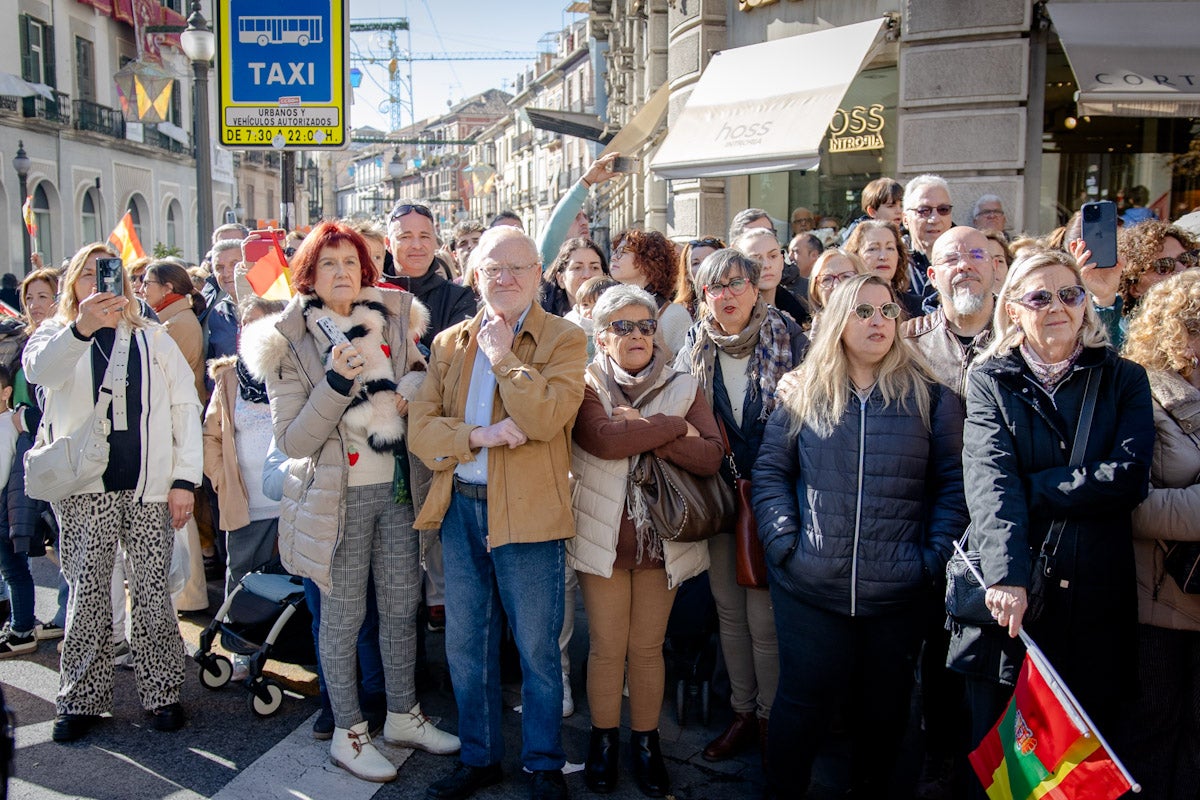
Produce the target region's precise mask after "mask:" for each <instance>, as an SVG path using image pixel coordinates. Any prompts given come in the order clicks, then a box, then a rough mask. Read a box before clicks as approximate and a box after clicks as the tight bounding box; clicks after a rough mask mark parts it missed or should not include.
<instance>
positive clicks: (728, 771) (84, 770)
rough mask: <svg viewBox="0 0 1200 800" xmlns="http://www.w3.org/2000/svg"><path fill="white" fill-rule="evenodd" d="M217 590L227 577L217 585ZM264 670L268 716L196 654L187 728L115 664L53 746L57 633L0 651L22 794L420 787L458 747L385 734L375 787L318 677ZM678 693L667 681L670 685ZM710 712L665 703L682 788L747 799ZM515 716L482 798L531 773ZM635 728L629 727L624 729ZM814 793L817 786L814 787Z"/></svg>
mask: <svg viewBox="0 0 1200 800" xmlns="http://www.w3.org/2000/svg"><path fill="white" fill-rule="evenodd" d="M32 566H33V567H34V577H35V580H36V581H37V584H38V590H37V613H38V616H39V618H44V619H48V618H49V617H50V616H52V614H53V611H54V586H55V585H56V584H55V581H56V573H55V571H54V566H53V565H52V564H51V563H49V562H48V561H47V560H46V559H43V558H38V559H34V560H33V563H32ZM209 592H210V596H211V597H212V598H213V600H214V604H213V606H212V608H213V609H214V610H215V608H216V604H215V600H216V593H217V592H219V584H217V583H212V584H210V586H209ZM577 619H578V620H579V622H580V625H579V627H577V629H576V633H575V639H574V641H573V644H572V651H573V654H574V655H575V663H576V664H577V665H578V664H579V663H580V662H581V661H582V659H583V657H584V652H585V648H586V639H587V630H586V619H585V618H584V615H583V614H582V607H580V613H579V616H578V617H577ZM207 622H208V618H207V617H204V616H202V615H189V616H188V618H187V619H186V620H185V621H184V623H183V627H184V632H185V634H184V635H185V639H186V640H187V641H188V644H189V646H191V647H195V644H196V641H197V636H198V633H199V631H200V630H201V626H202V625H204V624H207ZM427 642H428V646H429V649H430V652H431V660H432V662H433V672H434V681H435V683H437V684H439V685H438V686H437V687H436V688H433V689H430V690H428V691H425V692H423V693H422V694H421V701H422V705H423V707H424V709H425V711H426V712H427V713H429V714H430V715H432V716H434V717H438V718H441V719H442V720H443V723H444V724H445V726H446V727H448V728H449V729H450V730H454V729H455V724H456V721H455V708H454V702H453V696H452V694H451V692H450V690H449V687H448V685H447V683H446V681H445V659H444V655H443V651H442V646H443V644H442V636H441V635H440V634H435V635H430V636H428V638H427ZM268 671H269V672H271V673H274V674H276V675H277V676H278V677H279V678H280V679H281V680H283V681H284V682H285V683H286V685H287V686H288V687H289V690H288V695H287V697H286V699H285V702H284V704H283V709H282V710H281V711H280V712H279V713H278V714H277V715H276V716H274V717H271V718H269V719H260V718H258V717H256V716H254V715H253V714H251V713H250V711H249V710H248V709H247V707H246V703H245V697H246V694H245V692H244V691H242V690H241V689H240V688H237V687H226V688H225V689H223V690H220V691H217V692H210V691H207V690H205V689H204V688H202V687H201V686H200V683H199V681H198V680H197V678H196V667H195V665H194V664H192V663H191V662H189V667H188V672H187V679H186V680H185V682H184V690H183V703H184V705H185V707H186V709H187V712H188V724H187V727H186V728H184V729H183V730H182V731H181V732H179V733H160V732H158V731H155V730H154V729H153V728H151V727H150V725H149V719H148V717H147V716H146V715H145V714H144V713H143V712H142V710H141V707H140V705H139V703H138V700H137V693H136V690H135V687H134V680H133V673H132V671H129V670H124V669H118V670H116V694H115V713H114V718H113V719H111V720H107V721H105V722H104V723H102V724H101V725H100V726H99V727H98V728H96V729H95V730H94V731H93V732H92V733H91V734H89V735H88V736H87V737H86V738H85V739H84V740H82V741H81V742H79V743H76V744H71V745H59V744H55V743H53V742H52V741H51V740H50V728H51V724H52V722H53V719H54V695H55V692H56V690H57V687H58V673H57V653H56V652H55V643H54V642H43V643H42V644H41V646H40V648H39V650H38V652H37V653H36V654H35V655H33V656H31V657H24V658H16V659H10V660H6V661H0V681H3V683H4V691H5V695H6V697H7V699H8V703H9V705H10V707H11V708H12V709H13V711H14V712H15V714H16V718H17V726H18V727H17V748H18V749H17V757H16V779H15V780H14V781H13V783H12V784H11V788H10V792H11V793H10V797H12V798H14V800H51V798H54V799H55V800H57V799H58V798H67V797H86V798H113V799H114V800H116V799H117V798H122V799H124V798H171V800H192V799H193V798H217V799H219V800H235V799H238V800H240V799H241V798H245V799H246V800H250V798H253V799H254V800H268V799H271V798H279V799H280V800H284V799H285V798H286V799H287V800H297V799H298V798H314V800H316V799H318V798H337V800H367V798H372V797H375V798H380V800H383V799H384V798H388V799H397V800H398V799H399V798H420V797H423V796H424V792H425V787H426V786H427V785H428V784H429V783H430V782H432V781H433V780H436V779H437V778H438V777H439V776H440V775H441V774H442V773H443V772H445V771H446V770H448V769H449V768H450V767H451V766H452V764H453V759H451V758H444V757H438V756H431V755H428V754H426V753H420V752H418V753H413V752H412V751H408V750H403V749H399V748H393V747H389V746H387V745H382V747H381V749H382V750H383V752H384V753H386V754H387V756H388V757H389V758H391V759H392V760H393V761H394V762H395V763H396V764H398V765H399V764H403V767H402V768H401V769H400V778H399V779H398V780H397V781H395V782H394V783H391V784H387V785H383V786H379V785H375V784H369V783H366V782H363V781H359V780H357V779H354V778H351V777H349V776H348V775H347V774H346V773H344V772H342V771H341V770H340V769H337V768H336V767H332V766H331V765H330V764H329V760H328V743H327V742H316V741H314V740H313V739H312V737H311V735H310V727H311V722H312V718H313V716H314V715H315V714H316V711H317V705H318V704H317V700H316V698H315V697H314V696H313V695H315V693H316V680H315V677H314V676H313V675H312V673H310V672H308V671H307V670H304V669H302V668H299V667H294V666H290V665H281V664H278V663H277V662H271V664H270V665H269V666H268ZM581 672H582V671H581V668H580V667H578V666H577V668H576V674H575V675H574V676H573V678H572V682H573V684H574V686H575V697H576V701H577V707H578V711H577V712H576V713H575V715H574V716H572V717H571V718H569V719H567V720H565V722H564V728H563V739H564V743H565V745H566V749H567V755H568V758H569V759H570V760H571V761H574V762H581V761H582V760H583V757H584V754H585V749H586V745H587V736H588V731H589V726H590V719H589V717H588V715H587V708H586V698H585V696H584V692H583V683H582V677H583V676H582V674H581ZM669 693H670V692H669ZM713 706H714V712H713V719H712V721H711V722H710V725H709V727H708V728H707V729H706V728H705V727H704V726H703V725H702V724H701V722H700V720H699V711H698V710H697V711H695V712H694V713H692V714H691V715H690V719H689V724H688V725H687V726H685V727H683V728H680V727H679V725H678V724H677V722H676V719H675V711H674V703H673V702H668V704H667V705H666V707H665V709H664V714H663V722H662V737H663V749H664V753H665V755H666V757H667V761H668V767H669V768H670V770H671V775H672V778H673V781H674V790H675V796H676V797H678V798H706V799H707V798H711V799H712V800H720V799H721V798H748V797H757V796H758V795H759V793H760V791H761V784H760V780H761V773H760V770H759V767H758V753H757V750H755V751H752V752H749V753H747V754H745V755H743V756H742V757H740V758H738V759H735V760H732V761H730V762H725V763H721V764H709V763H707V762H705V761H704V760H703V759H702V758H701V757H700V750H701V749H702V748H703V747H704V744H705V742H707V741H708V739H709V738H711V737H712V736H713V735H715V734H716V733H717V732H718V731H719V730H720V726H721V725H722V724H723V723H724V722H725V720H726V718H727V717H725V716H723V714H728V711H724V712H720V711H718V710H717V706H718V703H717V702H716V701H714V704H713ZM519 725H520V717H519V715H518V714H517V712H515V711H511V710H510V711H508V712H506V714H505V735H506V737H507V739H508V755H507V757H506V759H505V769H506V770H507V771H508V773H509V779H508V780H507V781H505V783H504V784H503V785H501V786H499V787H495V788H493V789H490V790H487V791H484V792H481V793H480V794H479V795H477V796H478V797H480V798H482V799H483V800H488V799H489V798H490V799H492V800H495V799H496V798H524V797H527V796H528V784H527V782H526V781H525V780H524V779H522V778H521V777H520V776H519V775H517V774H516V773H517V772H519V769H520V767H519V765H518V755H519V749H520V731H519ZM624 736H625V737H627V736H628V729H627V728H626V729H625V731H624ZM622 768H623V770H622V782H621V784H620V787H619V789H618V791H617V792H616V793H614V794H612V795H610V797H613V798H614V800H624V798H639V797H641V794H640V793H639V792H638V790H637V788H636V786H634V785H633V783H632V780H631V779H629V777H628V775H627V768H626V767H625V765H624V764H623V765H622ZM568 784H569V786H570V789H571V792H572V794H573V795H574V796H577V797H584V796H588V794H589V793H588V791H587V789H586V787H585V786H584V785H583V780H582V777H581V776H580V775H578V774H576V775H573V776H570V777H569V778H568ZM811 796H812V797H817V796H818V795H817V793H816V792H814V793H813V794H812V795H811Z"/></svg>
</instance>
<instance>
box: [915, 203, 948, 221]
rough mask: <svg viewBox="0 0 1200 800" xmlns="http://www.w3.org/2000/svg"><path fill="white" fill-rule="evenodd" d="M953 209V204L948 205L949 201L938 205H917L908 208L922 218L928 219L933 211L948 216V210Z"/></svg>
mask: <svg viewBox="0 0 1200 800" xmlns="http://www.w3.org/2000/svg"><path fill="white" fill-rule="evenodd" d="M953 210H954V206H952V205H950V204H949V203H946V204H944V205H940V206H917V207H916V208H910V209H909V211H911V212H913V213H914V214H916V215H917V216H918V217H921V218H922V219H930V218H931V217H933V212H935V211H936V212H937V213H938V216H941V217H948V216H950V212H951V211H953Z"/></svg>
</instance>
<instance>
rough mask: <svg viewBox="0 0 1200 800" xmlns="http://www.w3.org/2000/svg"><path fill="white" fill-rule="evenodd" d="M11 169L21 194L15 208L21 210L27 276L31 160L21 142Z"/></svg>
mask: <svg viewBox="0 0 1200 800" xmlns="http://www.w3.org/2000/svg"><path fill="white" fill-rule="evenodd" d="M12 164H13V169H15V170H16V171H17V179H18V180H19V181H20V184H21V193H20V195H19V196H18V197H17V208H19V209H21V212H20V213H18V215H17V216H18V217H20V218H21V243H22V249H23V251H24V253H25V274H27V275H28V274H29V269H30V267H32V266H33V248H32V247H31V245H30V242H29V231H28V230H26V229H25V214H24V210H25V198H26V197H28V196H29V194H28V192H29V185H28V184H27V183H26V178H28V177H29V168H30V167H32V166H33V160H32V159H31V158H30V157H29V156H28V155H26V154H25V142H24V141H23V140H21V141H18V142H17V154H16V155H15V156H14V157H13V162H12Z"/></svg>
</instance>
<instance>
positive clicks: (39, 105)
mask: <svg viewBox="0 0 1200 800" xmlns="http://www.w3.org/2000/svg"><path fill="white" fill-rule="evenodd" d="M23 108H24V113H25V116H26V117H36V118H37V119H44V120H46V121H47V122H57V123H58V124H59V125H70V124H71V98H70V97H69V96H68V95H65V94H63V93H62V92H55V93H54V99H53V100H47V99H46V98H45V97H42V96H41V95H36V96H34V97H26V98H25V99H24V105H23Z"/></svg>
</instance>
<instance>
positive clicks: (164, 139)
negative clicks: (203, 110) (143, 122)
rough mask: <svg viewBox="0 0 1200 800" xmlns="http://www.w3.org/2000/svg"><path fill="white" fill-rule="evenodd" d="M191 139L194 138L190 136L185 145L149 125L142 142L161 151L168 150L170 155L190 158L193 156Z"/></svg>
mask: <svg viewBox="0 0 1200 800" xmlns="http://www.w3.org/2000/svg"><path fill="white" fill-rule="evenodd" d="M191 138H192V137H191V136H190V135H189V136H188V143H187V144H184V143H183V142H177V141H176V140H174V139H172V138H171V137H170V136H167V135H166V134H165V133H163V132H162V131H160V130H158V129H157V128H151V127H150V126H149V125H147V126H146V131H145V134H144V138H143V140H142V141H143V142H145V143H146V144H148V145H150V146H151V147H157V148H159V149H160V150H166V151H167V152H168V153H176V154H178V155H184V156H190V155H192V145H191Z"/></svg>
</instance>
